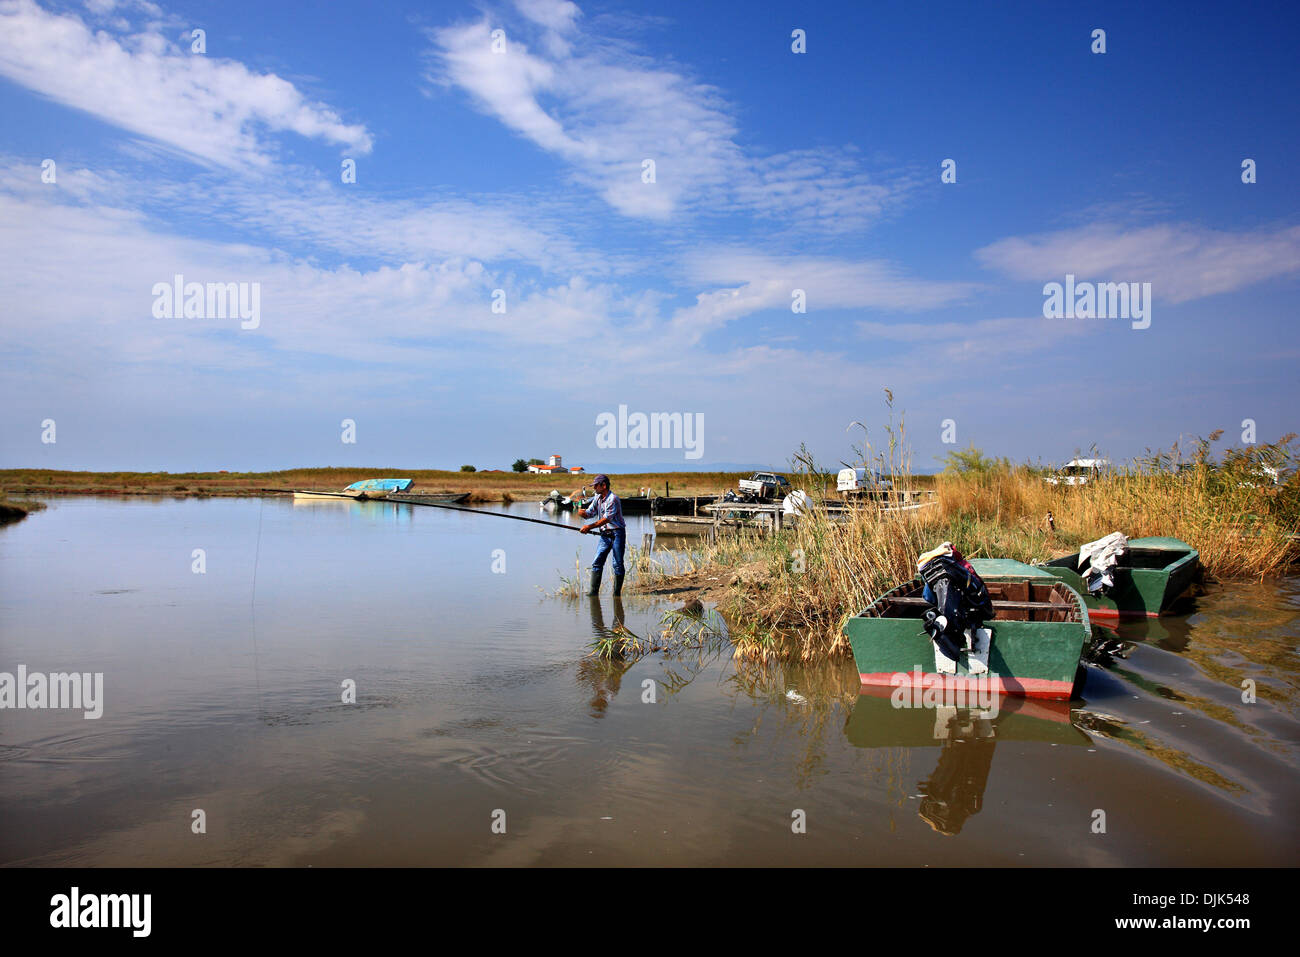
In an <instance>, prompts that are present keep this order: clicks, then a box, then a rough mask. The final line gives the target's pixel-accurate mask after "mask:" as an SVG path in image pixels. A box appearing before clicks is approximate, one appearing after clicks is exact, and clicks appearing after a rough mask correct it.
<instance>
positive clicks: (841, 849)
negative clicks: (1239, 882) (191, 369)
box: [0, 498, 1300, 866]
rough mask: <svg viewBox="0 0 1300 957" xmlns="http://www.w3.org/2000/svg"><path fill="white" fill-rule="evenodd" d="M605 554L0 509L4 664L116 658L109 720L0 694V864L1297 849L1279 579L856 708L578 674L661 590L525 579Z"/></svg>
mask: <svg viewBox="0 0 1300 957" xmlns="http://www.w3.org/2000/svg"><path fill="white" fill-rule="evenodd" d="M514 509H515V511H516V512H517V513H518V514H524V515H529V516H535V517H536V516H539V515H540V513H539V512H538V511H537V509H536V507H535V506H531V505H519V506H515V507H514ZM644 521H645V520H644V519H629V522H630V523H631V524H632V525H633V527H632V528H631V529H630V531H631V534H630V535H629V541H630V542H635V543H639V542H640V540H641V531H642V530H643V526H642V525H641V524H639V523H643V522H644ZM195 549H203V550H204V553H205V562H206V573H205V574H195V573H194V572H193V571H192V565H193V563H194V561H195V559H194V558H193V557H192V556H193V552H194V550H195ZM593 549H594V543H593V541H592V540H591V539H585V538H581V537H579V536H578V535H576V534H573V533H571V532H564V531H558V530H550V529H545V528H540V527H537V526H533V525H529V524H526V523H523V522H510V521H505V520H502V519H495V518H486V517H482V516H474V515H462V514H458V513H453V512H448V511H445V510H441V509H431V508H415V507H411V506H402V505H392V504H387V503H380V504H350V503H336V502H324V503H313V504H310V505H303V504H300V505H297V506H295V505H293V504H291V503H289V502H286V501H283V500H265V501H263V500H259V499H207V500H171V499H166V500H148V501H141V500H127V501H116V500H104V499H90V498H85V499H58V500H55V501H54V502H53V503H52V507H51V508H50V509H49V510H47V511H45V512H42V513H39V514H36V515H34V516H32V517H30V518H28V519H27V520H25V521H23V522H20V523H18V524H16V525H11V526H7V527H4V528H0V671H7V672H14V671H16V669H17V666H18V665H20V664H22V665H26V666H27V668H28V670H29V672H35V671H40V672H57V671H71V670H75V671H88V672H103V674H104V713H103V716H102V717H101V718H99V719H98V720H86V719H85V718H84V717H83V716H82V712H80V711H67V710H64V711H56V710H43V711H33V710H3V711H0V863H3V864H48V865H54V864H89V865H128V866H129V865H192V864H203V865H212V864H216V865H308V864H311V865H425V864H474V865H478V864H489V865H526V864H583V863H591V864H602V865H608V864H671V865H698V864H706V865H707V864H774V865H787V864H788V865H799V864H827V865H904V866H920V865H945V864H948V865H952V864H992V865H999V864H1084V865H1207V864H1294V863H1295V862H1296V848H1297V846H1298V844H1297V836H1298V834H1297V832H1298V830H1300V828H1298V826H1297V819H1296V815H1295V808H1296V805H1297V798H1300V772H1298V768H1300V713H1298V710H1297V703H1298V702H1300V665H1298V662H1297V642H1298V639H1300V584H1298V583H1297V580H1295V579H1291V580H1289V581H1286V582H1283V583H1280V584H1276V583H1272V584H1264V585H1248V586H1244V587H1234V588H1233V589H1232V590H1230V591H1220V592H1214V593H1211V594H1209V595H1206V596H1203V597H1201V598H1200V599H1198V601H1197V603H1196V605H1195V606H1194V607H1193V608H1192V609H1191V613H1190V614H1189V615H1186V616H1182V617H1178V618H1172V619H1165V620H1161V621H1160V622H1159V623H1150V624H1147V623H1142V624H1139V625H1136V626H1133V627H1131V628H1130V627H1125V628H1124V629H1122V631H1121V633H1120V635H1119V636H1118V637H1119V639H1121V640H1123V641H1124V644H1123V645H1122V646H1121V647H1120V653H1121V654H1126V655H1127V657H1116V658H1115V659H1113V660H1112V661H1111V662H1110V663H1109V665H1108V666H1107V667H1106V668H1105V669H1103V668H1091V669H1090V670H1089V677H1088V682H1087V684H1086V686H1085V689H1084V697H1085V700H1083V701H1076V702H1073V703H1072V706H1070V707H1062V708H1055V709H1053V708H1050V707H1047V708H1042V707H1037V708H1035V707H1028V706H1026V707H1020V708H1019V709H1018V710H1016V709H1015V708H1014V707H1013V699H1002V701H1003V704H1002V708H1001V711H1000V713H999V715H998V716H997V717H996V718H993V719H982V718H980V717H979V715H978V714H976V713H972V712H969V711H944V710H940V711H938V712H936V711H935V710H934V709H918V710H912V711H907V710H904V711H900V710H896V709H894V708H892V707H890V704H889V702H888V700H883V701H882V700H880V699H876V698H872V697H867V696H863V697H859V695H858V686H857V677H856V674H855V672H854V670H853V667H852V664H851V663H845V664H843V665H842V666H839V665H837V666H834V667H823V668H818V669H813V670H809V669H800V668H784V669H769V670H767V671H755V670H752V669H740V670H738V669H737V668H736V667H735V666H733V665H732V663H731V662H730V661H729V660H727V659H726V658H725V657H722V656H716V655H714V656H711V655H709V654H702V653H689V654H687V655H685V656H684V657H679V658H671V659H670V658H665V657H664V656H663V655H662V654H656V655H653V656H651V657H649V658H647V659H645V660H642V661H640V662H637V663H635V664H632V665H630V666H626V665H618V666H610V665H600V664H597V663H596V662H594V661H592V660H591V659H588V658H585V657H584V656H585V655H586V653H587V651H588V645H589V643H590V642H591V641H592V640H593V636H594V635H596V634H599V633H600V632H601V631H602V629H605V628H608V627H610V626H612V625H613V624H614V622H615V620H616V618H621V619H622V620H623V621H624V622H625V624H626V626H627V627H628V628H630V629H631V630H632V631H634V632H636V633H637V634H646V633H647V632H651V633H653V632H655V631H657V630H658V627H659V618H660V615H661V614H662V612H663V611H664V610H665V609H666V608H667V607H669V606H665V605H662V604H655V603H652V602H650V601H648V600H647V599H643V598H635V597H628V598H627V599H625V600H624V601H623V602H622V603H621V604H620V605H616V604H615V602H614V600H613V598H612V597H611V596H610V595H609V594H608V583H607V584H606V594H605V595H604V596H602V598H601V599H600V600H599V601H596V602H592V601H590V600H588V599H586V598H583V599H579V600H577V601H574V600H572V599H569V600H565V599H557V598H548V597H545V595H544V594H543V590H545V591H547V592H549V591H552V590H554V589H555V588H556V587H557V586H558V585H559V583H560V576H561V575H566V576H572V575H573V569H574V560H575V556H576V555H577V553H578V551H579V550H581V551H583V552H584V555H585V559H584V562H585V561H589V560H590V555H591V553H592V551H593ZM502 561H504V572H501V571H494V564H495V566H496V568H497V569H500V568H501V567H502ZM1245 679H1253V680H1254V681H1255V682H1256V688H1257V695H1258V700H1257V701H1256V702H1255V703H1253V704H1246V703H1243V702H1242V700H1241V699H1242V682H1243V680H1245ZM347 680H351V681H354V682H355V683H356V703H355V704H344V703H343V702H342V700H341V696H342V694H343V692H342V688H341V685H342V683H343V682H345V681H347ZM647 688H648V689H651V690H652V691H653V697H654V700H653V702H648V701H646V700H645V699H646V698H648V697H650V694H649V692H648V691H647V690H646V689H647ZM1014 704H1021V702H1014ZM195 809H202V810H203V811H204V813H205V815H206V825H207V832H206V833H205V834H194V833H192V830H191V821H192V813H193V811H194V810H195ZM498 811H500V812H504V825H505V833H504V834H501V833H493V821H494V814H495V812H498ZM798 811H801V812H802V818H803V820H805V821H806V832H805V833H794V830H793V829H792V822H793V821H795V820H796V818H797V817H798V816H799V815H797V814H796V812H798ZM1099 811H1100V812H1103V813H1104V824H1105V833H1095V832H1094V829H1095V828H1096V827H1097V824H1096V822H1098V821H1100V820H1102V818H1101V817H1100V816H1099V815H1098V813H1097V812H1099ZM495 820H497V821H498V822H500V820H501V815H500V814H495Z"/></svg>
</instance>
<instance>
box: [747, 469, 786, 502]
mask: <svg viewBox="0 0 1300 957" xmlns="http://www.w3.org/2000/svg"><path fill="white" fill-rule="evenodd" d="M789 492H790V481H789V479H787V478H786V477H785V476H784V475H777V474H776V473H775V472H755V473H754V474H753V475H752V476H750V477H749V478H747V479H741V480H740V494H741V495H742V496H744V497H746V498H775V497H778V496H784V495H787V494H789Z"/></svg>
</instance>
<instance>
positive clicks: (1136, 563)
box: [1047, 548, 1191, 571]
mask: <svg viewBox="0 0 1300 957" xmlns="http://www.w3.org/2000/svg"><path fill="white" fill-rule="evenodd" d="M1190 552H1191V549H1188V550H1187V551H1170V550H1169V549H1167V548H1130V549H1128V550H1127V551H1125V552H1124V554H1122V555H1120V556H1119V557H1118V558H1117V559H1116V561H1115V567H1116V568H1165V567H1167V566H1169V565H1172V564H1174V562H1176V561H1178V560H1179V559H1181V558H1182V557H1183V556H1185V555H1188V554H1190ZM1047 564H1049V565H1059V566H1062V567H1065V568H1072V569H1075V570H1076V571H1077V570H1078V568H1079V553H1078V552H1075V553H1074V554H1073V555H1067V556H1065V557H1064V558H1057V559H1055V560H1053V561H1050V562H1048V563H1047Z"/></svg>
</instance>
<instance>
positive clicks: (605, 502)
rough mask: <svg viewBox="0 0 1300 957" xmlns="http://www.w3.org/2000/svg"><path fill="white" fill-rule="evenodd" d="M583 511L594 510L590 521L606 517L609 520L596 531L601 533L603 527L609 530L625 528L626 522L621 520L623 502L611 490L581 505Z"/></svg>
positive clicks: (603, 529)
mask: <svg viewBox="0 0 1300 957" xmlns="http://www.w3.org/2000/svg"><path fill="white" fill-rule="evenodd" d="M582 510H583V511H584V512H593V511H594V512H595V515H593V516H591V518H592V521H596V522H598V521H600V520H601V519H602V518H608V519H609V521H608V522H606V523H605V524H604V525H602V526H601V527H600V528H598V529H596V531H598V532H601V533H603V532H604V531H605V529H609V530H610V531H611V532H613V531H614V529H616V528H626V527H627V523H626V522H624V521H623V503H622V502H620V501H619V500H618V496H617V495H615V494H614V493H613V492H606V493H605V497H604V498H594V499H592V500H591V502H589V503H588V504H586V505H584V506H583V507H582Z"/></svg>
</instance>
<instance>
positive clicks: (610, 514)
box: [578, 475, 627, 595]
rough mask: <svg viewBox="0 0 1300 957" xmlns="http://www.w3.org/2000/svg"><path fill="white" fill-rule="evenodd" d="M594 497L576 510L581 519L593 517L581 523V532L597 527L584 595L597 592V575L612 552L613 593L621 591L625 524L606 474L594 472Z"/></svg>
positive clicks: (589, 531) (625, 540) (620, 506)
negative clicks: (589, 583)
mask: <svg viewBox="0 0 1300 957" xmlns="http://www.w3.org/2000/svg"><path fill="white" fill-rule="evenodd" d="M591 484H592V487H593V488H594V489H595V490H596V497H595V498H594V499H592V500H591V501H590V502H588V503H587V505H586V507H585V508H580V509H578V515H579V516H580V517H581V518H591V517H593V516H595V517H596V521H594V522H588V523H587V524H586V525H584V526H582V529H581V531H582V533H583V534H584V535H586V534H589V533H591V532H595V531H597V530H599V532H598V533H599V535H600V546H599V547H598V548H597V549H596V560H595V561H594V562H592V563H591V588H590V589H588V591H587V594H588V595H595V594H599V592H600V577H601V575H602V574H604V571H605V558H606V557H607V556H608V555H609V553H610V551H611V550H612V551H613V552H614V594H615V595H621V594H622V593H623V550H624V549H625V548H626V547H627V523H626V522H624V521H623V503H622V502H620V501H619V500H618V496H617V495H615V494H614V493H613V492H611V491H610V490H609V476H607V475H597V476H596V478H595V480H594V481H593V482H592V483H591Z"/></svg>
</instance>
